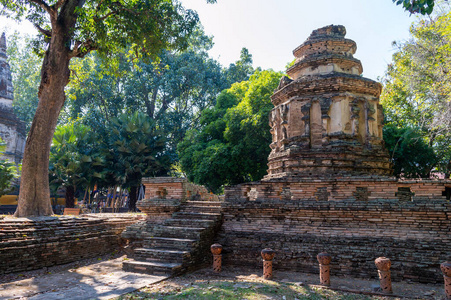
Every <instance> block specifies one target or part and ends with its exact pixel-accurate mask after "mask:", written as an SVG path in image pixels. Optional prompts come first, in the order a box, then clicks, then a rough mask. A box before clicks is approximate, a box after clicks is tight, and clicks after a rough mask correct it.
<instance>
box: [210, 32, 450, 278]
mask: <svg viewBox="0 0 451 300" xmlns="http://www.w3.org/2000/svg"><path fill="white" fill-rule="evenodd" d="M345 34H346V30H345V28H344V27H343V26H333V25H331V26H326V27H323V28H320V29H317V30H314V31H313V32H312V34H311V35H310V37H309V38H308V39H307V40H306V41H305V42H304V43H302V44H301V45H300V46H299V47H297V48H296V49H295V50H294V56H295V57H296V60H295V63H294V65H293V66H292V67H290V68H289V69H288V70H287V73H288V76H289V77H287V76H286V77H283V78H282V79H281V81H280V84H279V87H278V88H277V90H276V91H275V92H274V94H273V95H272V97H271V100H272V103H273V104H274V106H275V107H274V109H273V110H272V111H271V114H270V118H269V119H270V126H271V133H272V137H273V140H272V143H271V145H270V147H271V150H272V151H271V153H270V155H269V159H268V167H269V168H268V174H267V175H266V176H265V178H264V179H263V180H261V181H256V182H249V183H243V184H239V185H236V186H230V187H226V188H225V189H224V193H225V197H224V198H225V199H224V203H223V204H222V213H223V215H224V223H223V225H222V229H221V232H220V238H219V239H218V242H219V243H220V244H221V245H222V246H223V248H224V249H225V251H226V252H227V251H228V253H232V254H233V255H229V256H225V257H224V263H225V264H236V265H255V266H257V265H259V263H260V262H259V261H258V260H257V259H256V258H257V257H258V254H259V251H261V249H263V248H267V247H269V248H272V249H274V250H275V251H276V252H277V254H276V260H275V268H276V269H289V270H297V271H299V270H303V271H308V272H317V270H314V268H313V267H312V266H313V265H314V264H316V256H317V254H318V253H321V252H328V253H329V254H330V255H332V257H333V259H332V269H331V270H332V271H331V272H332V273H333V274H346V275H352V276H366V277H368V276H374V275H373V274H374V272H373V269H374V259H375V258H377V257H379V256H387V257H390V259H391V260H392V261H393V262H394V265H396V267H394V268H393V273H392V274H393V275H394V276H395V277H396V279H401V278H404V279H407V278H408V279H409V280H413V281H422V282H434V281H438V280H441V279H440V278H441V276H442V274H441V272H440V269H439V262H442V261H446V260H449V258H448V255H449V254H448V253H449V251H448V250H449V245H450V243H451V235H450V234H449V228H450V225H451V223H450V219H449V211H450V210H451V203H450V202H449V200H450V195H451V180H430V179H409V180H401V179H397V178H395V177H393V176H392V168H391V163H390V161H389V156H388V153H387V151H386V150H385V149H384V143H383V139H382V127H383V114H382V108H381V106H380V105H379V95H380V93H381V90H382V87H381V85H380V84H379V83H377V82H375V81H373V80H370V79H367V78H364V77H362V76H361V74H362V65H361V63H360V61H359V60H357V59H355V58H354V57H353V54H354V53H355V51H356V43H355V42H354V41H352V40H349V39H346V38H345ZM419 265H421V271H420V269H419V267H418V266H419Z"/></svg>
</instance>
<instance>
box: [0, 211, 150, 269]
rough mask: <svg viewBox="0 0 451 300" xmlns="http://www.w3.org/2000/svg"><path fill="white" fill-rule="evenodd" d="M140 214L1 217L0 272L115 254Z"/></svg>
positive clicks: (36, 267) (37, 267)
mask: <svg viewBox="0 0 451 300" xmlns="http://www.w3.org/2000/svg"><path fill="white" fill-rule="evenodd" d="M140 219H141V216H130V215H123V216H118V215H113V216H109V217H93V216H92V217H91V216H89V217H88V216H81V217H58V218H56V217H43V218H36V219H22V218H18V219H4V220H0V274H5V273H11V272H20V271H26V270H34V269H39V268H43V267H50V266H54V265H59V264H65V263H69V262H73V261H77V260H80V259H86V258H91V257H96V256H99V255H103V254H107V253H112V252H113V251H115V250H118V249H120V244H121V237H120V234H121V233H122V231H123V230H124V229H125V227H127V226H129V225H131V224H134V223H136V222H137V221H138V220H140Z"/></svg>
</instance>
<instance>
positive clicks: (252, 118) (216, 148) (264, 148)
mask: <svg viewBox="0 0 451 300" xmlns="http://www.w3.org/2000/svg"><path fill="white" fill-rule="evenodd" d="M281 76H282V73H279V72H274V71H271V70H268V71H256V72H255V73H254V74H253V75H252V76H251V77H250V79H249V80H248V81H242V82H240V83H235V84H233V85H232V87H231V88H230V89H227V90H224V91H222V92H221V94H220V95H219V96H218V98H217V101H216V105H215V107H214V108H211V109H206V110H204V111H203V113H202V116H201V124H202V128H201V129H199V130H191V131H190V132H189V133H188V134H187V136H186V137H185V139H184V140H183V142H181V143H180V144H179V146H178V151H179V157H180V163H181V167H182V170H183V171H184V172H185V173H186V174H187V176H188V179H189V180H191V181H193V182H196V183H199V184H203V185H206V186H207V187H209V188H210V189H211V190H213V191H215V192H218V191H220V190H221V187H222V186H223V185H231V184H238V183H242V182H247V181H253V180H259V179H261V178H262V177H263V176H264V175H265V174H266V169H267V165H266V163H267V157H268V155H269V152H270V148H269V146H268V145H269V144H270V142H271V134H270V132H269V125H268V115H269V112H270V111H271V109H272V108H273V105H272V103H271V101H270V96H271V95H272V93H273V92H274V89H275V88H276V87H277V84H278V82H279V80H280V77H281Z"/></svg>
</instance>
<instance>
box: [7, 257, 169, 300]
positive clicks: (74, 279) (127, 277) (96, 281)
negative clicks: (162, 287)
mask: <svg viewBox="0 0 451 300" xmlns="http://www.w3.org/2000/svg"><path fill="white" fill-rule="evenodd" d="M124 259H126V258H125V256H123V257H120V258H116V259H113V260H108V261H102V262H99V263H96V264H91V265H88V266H84V267H80V268H77V269H69V270H65V271H61V272H57V273H52V274H46V275H44V276H37V277H32V278H28V279H23V280H16V281H11V282H8V283H3V284H0V300H3V299H33V300H44V299H45V300H56V299H83V300H87V299H112V298H115V297H119V296H120V295H123V294H125V293H129V292H132V291H134V290H136V289H139V288H142V287H144V286H146V285H149V284H152V283H156V282H159V281H162V280H165V279H167V277H166V276H153V275H146V274H137V273H130V272H124V271H122V261H124ZM49 273H50V272H49Z"/></svg>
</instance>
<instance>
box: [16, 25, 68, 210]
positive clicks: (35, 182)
mask: <svg viewBox="0 0 451 300" xmlns="http://www.w3.org/2000/svg"><path fill="white" fill-rule="evenodd" d="M55 23H56V21H55ZM52 25H54V26H52V27H53V28H52V38H51V41H50V44H49V47H48V49H47V51H46V54H45V57H44V61H43V64H42V70H41V84H40V86H39V95H38V96H39V103H38V107H37V110H36V114H35V116H34V119H33V123H32V124H31V129H30V133H29V134H28V137H27V141H26V144H25V152H24V158H23V162H22V176H21V183H20V193H19V199H18V207H17V210H16V212H15V214H14V215H15V216H16V217H29V216H45V215H51V214H53V211H52V206H51V201H50V189H49V154H50V145H51V142H52V138H53V134H54V132H55V128H56V123H57V120H58V117H59V114H60V111H61V108H62V107H63V104H64V101H65V94H64V87H65V86H66V85H67V83H68V82H69V73H70V72H69V61H70V56H69V51H70V49H69V48H68V47H67V41H68V35H69V34H68V30H67V29H65V28H62V26H61V25H58V24H52ZM69 45H70V43H69Z"/></svg>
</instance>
